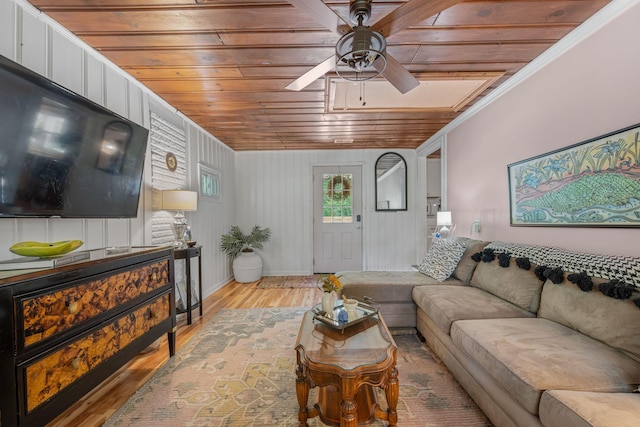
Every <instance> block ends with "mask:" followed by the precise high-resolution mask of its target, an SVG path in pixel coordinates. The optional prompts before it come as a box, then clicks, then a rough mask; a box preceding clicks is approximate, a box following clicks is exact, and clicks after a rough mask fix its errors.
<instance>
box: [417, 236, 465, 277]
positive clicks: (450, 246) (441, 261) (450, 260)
mask: <svg viewBox="0 0 640 427" xmlns="http://www.w3.org/2000/svg"><path fill="white" fill-rule="evenodd" d="M464 250H465V244H464V243H463V242H456V241H454V240H450V239H433V243H432V245H431V248H430V249H429V251H428V252H427V256H425V257H424V260H422V262H421V263H420V266H419V267H418V271H419V272H420V273H422V274H426V275H427V276H430V277H433V278H434V279H436V280H438V281H439V282H444V281H445V280H447V279H448V278H449V277H451V273H453V270H455V268H456V266H457V265H458V262H460V258H462V255H463V254H464Z"/></svg>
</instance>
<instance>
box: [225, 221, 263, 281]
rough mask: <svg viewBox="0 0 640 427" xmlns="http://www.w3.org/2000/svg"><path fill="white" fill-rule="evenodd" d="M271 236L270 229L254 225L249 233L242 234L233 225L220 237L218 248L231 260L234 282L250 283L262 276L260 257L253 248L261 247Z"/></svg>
mask: <svg viewBox="0 0 640 427" xmlns="http://www.w3.org/2000/svg"><path fill="white" fill-rule="evenodd" d="M270 238H271V230H270V229H269V228H262V227H260V226H258V225H255V226H254V227H253V228H252V229H251V232H250V233H249V234H244V233H243V232H242V230H241V229H240V227H238V226H237V225H234V226H232V227H231V230H230V231H229V233H227V234H223V235H222V236H221V237H220V249H222V251H223V252H224V253H225V254H227V256H228V257H229V258H231V259H232V260H233V263H232V267H233V276H234V277H235V280H236V282H240V283H251V282H256V281H258V280H260V278H261V277H262V258H261V257H260V255H258V254H257V253H255V251H254V249H262V248H263V244H264V243H266V242H268V241H269V239H270Z"/></svg>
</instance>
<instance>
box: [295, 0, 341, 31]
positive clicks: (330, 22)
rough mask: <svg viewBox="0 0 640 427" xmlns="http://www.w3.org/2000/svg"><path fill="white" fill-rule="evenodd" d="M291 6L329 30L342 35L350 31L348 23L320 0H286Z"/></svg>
mask: <svg viewBox="0 0 640 427" xmlns="http://www.w3.org/2000/svg"><path fill="white" fill-rule="evenodd" d="M287 1H288V2H289V3H290V4H291V5H292V6H294V7H297V8H298V9H300V10H302V11H304V12H306V13H307V14H309V16H310V17H312V18H313V19H315V20H316V21H317V22H318V23H319V24H321V25H322V26H324V27H325V28H328V29H329V30H331V31H333V32H335V33H337V34H339V35H343V34H346V33H348V32H349V31H351V25H349V24H348V23H347V22H346V21H345V20H344V19H342V17H341V16H340V15H338V14H336V13H335V12H334V11H333V9H331V8H330V7H329V6H327V5H326V4H324V3H323V2H322V0H287Z"/></svg>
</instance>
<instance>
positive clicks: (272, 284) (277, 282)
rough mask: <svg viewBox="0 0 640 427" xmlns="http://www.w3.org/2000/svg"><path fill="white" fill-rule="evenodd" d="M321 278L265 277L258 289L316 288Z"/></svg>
mask: <svg viewBox="0 0 640 427" xmlns="http://www.w3.org/2000/svg"><path fill="white" fill-rule="evenodd" d="M321 276H322V275H321V274H313V275H311V276H265V277H263V278H262V279H261V280H260V281H259V282H258V288H260V289H265V288H315V287H316V286H318V278H319V277H321Z"/></svg>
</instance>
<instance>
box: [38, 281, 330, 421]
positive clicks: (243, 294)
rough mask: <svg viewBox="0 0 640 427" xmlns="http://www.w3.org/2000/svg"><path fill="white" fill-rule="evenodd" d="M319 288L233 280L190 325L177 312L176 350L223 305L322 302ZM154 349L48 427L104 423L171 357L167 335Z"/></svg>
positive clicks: (289, 304)
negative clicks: (262, 285)
mask: <svg viewBox="0 0 640 427" xmlns="http://www.w3.org/2000/svg"><path fill="white" fill-rule="evenodd" d="M320 298H321V291H320V290H319V289H316V288H300V289H258V288H257V287H256V285H255V284H246V283H237V282H231V283H229V284H228V285H226V286H224V287H223V288H221V289H220V290H218V291H216V292H215V293H213V294H212V295H210V296H209V297H208V298H206V299H205V300H204V306H203V316H202V317H200V316H199V315H198V311H197V310H194V311H193V318H192V323H191V325H187V319H186V315H185V314H181V315H178V330H177V334H176V351H179V350H180V349H181V348H182V347H183V346H184V345H185V344H186V342H187V341H188V340H189V338H191V337H192V336H193V335H194V334H195V333H196V332H198V331H199V330H200V328H202V326H203V325H204V324H205V323H207V322H208V321H209V320H210V319H211V318H212V317H214V316H215V315H216V314H217V313H218V311H220V310H221V309H223V308H261V307H303V306H312V305H314V304H316V303H317V302H318V301H320ZM151 348H152V350H150V351H147V352H146V353H144V354H141V355H139V356H138V357H136V358H135V359H133V360H132V361H131V362H129V363H128V364H127V365H125V366H123V367H122V368H121V369H120V370H119V371H117V372H116V373H114V374H113V375H112V376H111V377H109V378H107V379H106V380H105V381H103V382H102V384H100V385H99V386H98V387H96V388H95V389H93V391H92V392H90V393H89V394H87V395H86V396H84V398H83V399H81V400H80V401H78V403H76V404H75V405H73V406H72V407H70V408H69V409H67V411H65V412H64V413H62V414H61V415H60V416H58V418H56V419H55V420H53V422H51V423H50V424H48V426H50V427H52V426H55V427H61V426H65V427H66V426H74V427H76V426H83V427H84V426H101V425H102V424H104V422H105V421H106V420H107V419H108V418H109V417H110V416H111V415H112V414H113V413H114V412H115V411H117V410H118V408H120V406H122V405H123V404H124V403H125V402H126V401H127V400H128V399H129V397H131V396H132V395H133V394H134V393H135V392H136V390H137V389H138V388H140V387H141V386H142V385H143V384H144V383H145V382H146V381H147V380H148V379H149V378H150V377H151V376H152V375H153V374H154V373H155V372H156V371H157V370H158V368H159V367H160V366H162V365H163V364H164V363H165V362H166V361H167V360H168V358H169V349H168V344H167V338H166V336H165V337H163V338H161V339H159V340H158V341H157V342H156V343H155V344H154V345H153V346H152V347H151Z"/></svg>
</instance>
